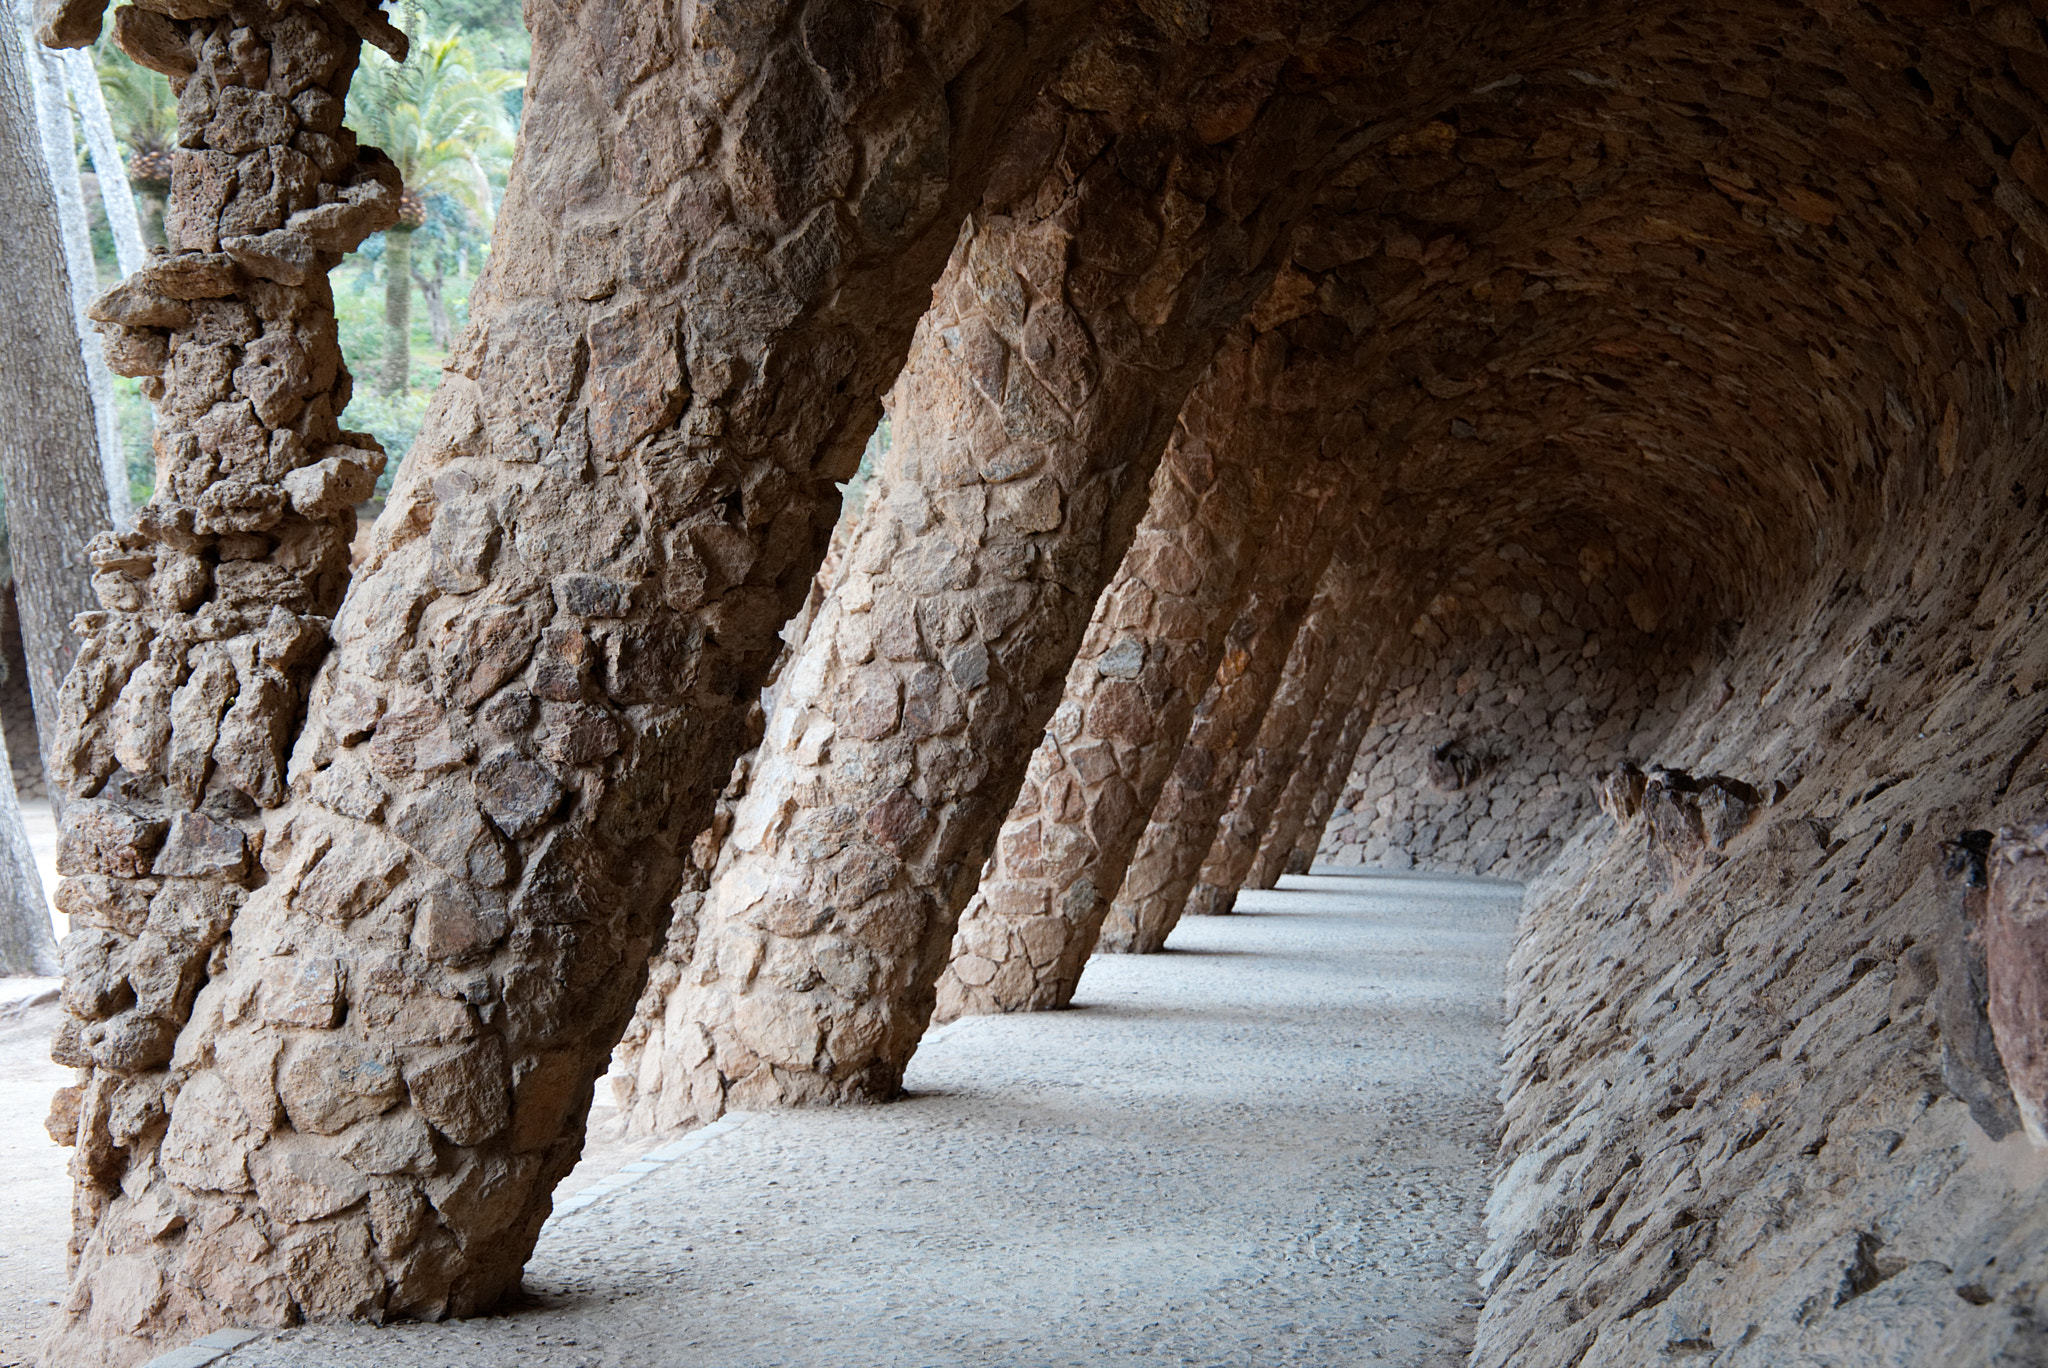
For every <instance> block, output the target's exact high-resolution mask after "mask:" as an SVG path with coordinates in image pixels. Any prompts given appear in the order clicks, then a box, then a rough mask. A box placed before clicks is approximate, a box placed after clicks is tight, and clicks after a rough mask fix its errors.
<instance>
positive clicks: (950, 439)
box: [630, 64, 1278, 1130]
mask: <svg viewBox="0 0 2048 1368" xmlns="http://www.w3.org/2000/svg"><path fill="white" fill-rule="evenodd" d="M1084 65H1085V64H1084ZM1059 88H1062V89H1066V88H1069V83H1065V82H1063V83H1062V84H1061V85H1060V87H1059ZM1120 98H1130V96H1129V93H1128V92H1126V94H1125V95H1124V96H1123V97H1120ZM1145 104H1146V101H1145V100H1144V99H1142V98H1140V99H1138V101H1137V103H1136V104H1135V105H1133V106H1132V108H1134V109H1136V108H1140V107H1143V106H1145ZM1047 108H1048V110H1050V111H1053V112H1054V114H1055V116H1056V117H1054V118H1053V120H1052V121H1051V122H1049V123H1048V124H1046V125H1045V126H1044V128H1043V129H1042V130H1041V133H1042V137H1041V139H1040V143H1041V144H1042V145H1036V153H1035V155H1034V159H1033V165H1034V166H1036V165H1040V164H1043V165H1049V166H1051V167H1052V168H1053V174H1052V177H1051V179H1050V180H1048V181H1046V182H1045V183H1043V184H1039V183H1037V182H1035V181H1034V182H1026V183H1021V184H1019V185H1017V186H1016V187H1015V190H1014V193H1013V194H1012V195H1010V196H1009V197H1007V198H1004V199H1001V200H994V201H992V202H991V204H990V205H989V206H988V207H987V208H986V209H985V210H984V211H983V212H982V213H981V214H979V215H977V217H976V219H975V222H974V224H973V226H972V228H971V230H970V231H969V232H968V233H967V234H966V235H965V236H964V237H963V238H962V240H961V243H960V245H959V247H958V249H957V250H956V252H955V254H954V258H953V262H952V265H951V267H950V268H949V269H948V272H947V274H946V276H945V278H944V280H943V281H942V282H941V284H940V286H939V288H938V289H937V291H936V292H935V298H934V303H933V306H932V310H931V312H930V314H928V315H927V316H926V318H925V320H924V322H923V323H922V324H921V325H920V328H919V332H918V340H917V342H916V343H915V345H914V346H913V348H912V353H911V358H910V361H909V363H908V364H907V365H906V367H905V370H904V373H903V376H902V379H901V380H900V381H899V382H898V387H897V389H896V391H895V396H894V398H893V400H892V402H891V410H892V412H893V414H894V415H895V418H894V421H895V428H894V435H895V444H894V446H893V448H892V450H891V451H890V454H889V456H888V457H887V459H886V461H885V463H884V465H883V468H882V469H881V470H880V471H879V472H877V474H876V476H875V479H874V483H873V485H872V487H871V488H870V491H869V494H868V498H869V501H870V502H869V505H868V512H867V513H866V515H865V516H864V517H863V518H862V520H861V524H860V527H859V529H858V531H857V532H856V535H855V539H854V542H853V545H852V547H851V548H850V550H849V556H848V563H847V570H846V572H845V573H844V575H843V576H842V578H841V580H840V583H839V585H838V587H837V589H836V590H835V592H834V593H833V594H832V596H831V598H830V599H829V600H828V601H827V602H826V603H825V604H824V605H823V607H822V608H821V610H820V612H819V614H818V616H817V618H816V619H815V620H814V622H813V623H812V625H811V627H810V629H809V631H808V633H807V634H806V637H805V640H804V643H803V646H802V648H801V650H800V651H799V652H798V654H797V655H796V657H795V658H794V659H792V661H791V662H790V664H789V667H788V670H787V673H786V674H785V676H784V678H785V679H786V681H787V683H786V685H785V687H784V692H783V696H782V702H781V704H780V706H778V707H777V709H776V711H775V715H774V716H773V718H771V719H770V723H769V731H768V734H767V736H766V738H765V740H764V741H763V743H762V747H761V751H760V754H759V755H758V756H757V757H756V759H755V762H754V769H753V773H752V775H751V777H750V779H749V781H748V789H747V793H746V794H745V796H744V797H743V798H742V799H740V801H739V802H738V803H737V805H736V807H735V810H734V820H733V828H732V831H731V834H730V835H729V836H728V837H727V839H726V843H725V846H724V849H723V851H722V853H721V855H720V857H719V865H718V870H717V873H716V874H715V875H714V877H713V880H712V884H711V888H710V891H709V893H708V894H707V895H706V897H705V899H704V901H703V905H702V911H701V913H700V915H699V920H698V923H697V925H696V926H695V928H694V930H693V934H694V938H695V949H694V952H693V962H692V964H691V965H690V967H689V968H688V970H687V971H685V972H684V973H683V974H682V975H681V977H680V979H679V981H678V983H677V985H676V987H675V988H674V989H673V990H672V991H671V992H670V993H669V994H668V997H667V1001H666V1003H665V1004H663V1006H662V1020H661V1025H660V1037H661V1040H662V1042H663V1043H662V1048H661V1052H660V1054H659V1055H658V1056H656V1055H654V1054H652V1053H650V1054H648V1055H645V1056H644V1057H643V1060H642V1064H641V1067H640V1070H639V1073H638V1076H637V1079H636V1082H635V1087H634V1093H635V1098H636V1101H635V1110H634V1115H633V1116H632V1117H631V1118H630V1121H631V1124H632V1125H633V1126H635V1127H636V1128H639V1129H646V1130H653V1129H667V1128H671V1127H674V1126H677V1125H682V1124H687V1123H689V1122H691V1121H693V1120H703V1119H709V1118H710V1117H714V1116H716V1115H718V1114H719V1113H720V1112H722V1111H723V1110H724V1109H726V1108H727V1107H728V1106H732V1107H758V1106H764V1105H781V1104H799V1103H809V1102H821V1101H843V1100H850V1099H865V1100H882V1099H886V1098H889V1097H892V1096H894V1095H895V1094H896V1092H897V1091H898V1090H899V1087H900V1081H901V1077H902V1072H903V1069H904V1066H905V1065H906V1064H907V1063H908V1062H909V1059H910V1056H911V1053H912V1052H913V1051H914V1050H915V1049H916V1046H917V1041H918V1039H919V1037H920V1036H921V1035H922V1034H923V1032H924V1029H925V1027H926V1024H927V1022H928V1021H929V1019H930V1016H931V1009H932V1001H933V996H932V995H933V983H934V981H935V980H936V978H937V977H938V974H939V971H940V970H941V969H942V968H943V966H944V956H945V952H946V947H947V945H948V944H949V943H950V941H951V939H952V935H953V928H954V923H955V921H956V919H957V917H958V915H959V912H960V909H961V907H962V905H963V904H964V903H965V902H966V901H967V898H968V896H969V895H970V894H971V893H972V892H973V889H974V885H975V881H976V878H977V877H978V875H979V873H980V870H981V867H982V864H983V863H984V861H985V860H986V858H987V855H988V851H989V848H990V845H991V844H992V842H993V840H994V838H995V834H996V829H997V826H998V824H999V823H1000V822H1001V820H1002V817H1003V814H1004V812H1005V811H1006V810H1007V808H1008V806H1009V801H1010V799H1011V797H1012V796H1013V795H1014V794H1015V792H1016V790H1017V787H1018V785H1019V783H1020V782H1021V780H1022V777H1023V771H1024V768H1025V764H1026V762H1027V761H1028V760H1029V759H1030V756H1031V752H1032V749H1033V745H1034V743H1035V741H1036V740H1037V737H1038V735H1039V732H1040V729H1041V728H1042V727H1043V726H1044V725H1045V721H1046V718H1047V715H1048V714H1050V713H1051V712H1052V710H1053V708H1054V706H1055V705H1056V704H1057V703H1058V701H1059V692H1060V686H1061V683H1062V680H1063V679H1064V677H1065V674H1066V671H1067V666H1068V663H1069V662H1070V661H1071V660H1072V659H1073V656H1074V652H1075V650H1076V648H1077V646H1078V645H1079V643H1080V640H1081V637H1082V633H1083V631H1084V629H1085V628H1086V626H1087V623H1088V619H1089V614H1090V612H1091V610H1092V608H1093V606H1094V603H1095V600H1096V597H1097V595H1098V593H1099V592H1100V590H1101V588H1102V585H1103V582H1104V580H1105V579H1106V578H1107V577H1108V574H1109V572H1110V571H1111V570H1112V569H1113V568H1114V567H1115V565H1116V563H1117V560H1118V558H1120V557H1121V555H1122V554H1123V550H1124V548H1125V546H1127V545H1128V544H1129V542H1130V539H1131V536H1132V533H1133V532H1134V530H1135V527H1136V524H1137V521H1138V517H1139V515H1140V513H1142V511H1143V508H1144V500H1145V497H1146V493H1147V488H1148V483H1149V481H1150V478H1151V475H1152V471H1153V469H1154V467H1155V466H1156V464H1157V462H1158V460H1159V455H1160V453H1161V451H1162V450H1163V449H1164V447H1165V445H1166V441H1167V439H1168V437H1169V436H1170V434H1171V433H1172V430H1173V424H1174V419H1175V416H1176V415H1177V414H1178V413H1179V411H1180V409H1181V406H1182V404H1183V402H1184V400H1185V399H1186V396H1187V393H1188V390H1189V389H1190V387H1191V386H1192V384H1193V382H1194V380H1195V379H1196V377H1198V376H1199V375H1200V374H1201V372H1202V371H1203V370H1204V369H1205V368H1206V366H1207V363H1208V361H1209V359H1210V358H1211V357H1212V356H1213V355H1214V352H1215V350H1216V347H1217V346H1218V345H1219V343H1220V341H1221V339H1222V337H1223V335H1224V332H1225V331H1226V329H1227V328H1228V327H1229V326H1230V325H1231V324H1232V323H1234V322H1235V320H1236V318H1237V316H1238V315H1239V314H1240V313H1242V312H1243V310H1244V308H1245V307H1246V306H1247V305H1248V304H1249V303H1250V302H1251V300H1252V299H1253V298H1255V297H1256V295H1257V292H1258V290H1259V289H1260V288H1261V287H1262V286H1263V284H1264V283H1265V281H1267V280H1270V279H1271V276H1272V274H1273V272H1272V269H1271V267H1264V268H1261V266H1260V265H1259V264H1258V262H1256V261H1246V260H1242V259H1241V258H1236V259H1238V261H1239V264H1238V265H1236V266H1232V265H1230V264H1229V263H1230V262H1231V261H1232V260H1233V259H1234V253H1235V251H1236V250H1237V249H1236V248H1234V247H1233V246H1232V244H1233V242H1234V241H1236V242H1239V245H1240V246H1241V240H1239V239H1237V238H1236V237H1235V236H1234V235H1235V234H1237V232H1238V230H1237V228H1236V226H1235V225H1236V219H1235V218H1234V217H1232V215H1230V214H1226V213H1225V212H1224V211H1223V210H1221V209H1219V208H1216V207H1214V206H1212V205H1210V204H1209V203H1207V202H1206V194H1207V191H1206V190H1205V188H1204V187H1205V186H1215V185H1219V184H1223V183H1226V178H1225V176H1224V175H1223V174H1222V169H1223V167H1224V166H1227V165H1228V162H1229V158H1230V156H1231V155H1233V154H1232V153H1229V152H1226V151H1221V150H1216V151H1212V150H1205V149H1203V148H1201V147H1200V145H1199V143H1197V142H1195V141H1194V140H1193V139H1186V140H1180V139H1176V140H1175V141H1172V142H1169V143H1165V144H1162V143H1161V142H1160V141H1159V140H1158V133H1159V130H1158V128H1157V127H1156V125H1153V124H1151V123H1150V120H1149V116H1150V114H1151V113H1153V112H1155V111H1152V110H1150V109H1147V110H1146V114H1147V118H1146V119H1143V120H1140V123H1141V125H1142V127H1141V128H1140V129H1138V130H1137V131H1135V132H1134V133H1133V135H1132V136H1134V137H1136V138H1138V139H1140V140H1141V141H1142V142H1143V144H1144V146H1145V148H1146V149H1147V152H1146V156H1147V157H1148V158H1150V161H1148V163H1147V164H1150V165H1156V166H1158V167H1159V168H1160V171H1161V175H1160V177H1159V179H1158V180H1157V181H1156V182H1153V183H1149V184H1146V185H1141V184H1138V183H1135V182H1133V181H1131V180H1129V179H1126V178H1125V177H1124V176H1123V175H1122V174H1121V173H1120V172H1119V171H1117V170H1116V169H1115V168H1116V167H1117V166H1118V165H1119V164H1121V163H1122V162H1123V161H1125V160H1126V157H1125V154H1124V151H1123V150H1122V148H1123V145H1122V144H1121V143H1119V142H1116V141H1114V140H1112V141H1111V142H1110V143H1109V145H1108V146H1107V147H1105V146H1104V144H1103V142H1102V136H1103V126H1102V122H1101V120H1100V118H1099V116H1097V115H1093V114H1085V113H1082V112H1080V111H1077V110H1073V109H1071V108H1069V107H1067V106H1066V105H1065V104H1064V103H1063V102H1056V101H1048V105H1047ZM1132 155H1136V153H1135V151H1133V152H1132ZM1072 168H1085V169H1084V170H1082V171H1081V173H1080V179H1079V180H1078V181H1073V180H1070V179H1068V177H1069V175H1070V171H1071V169H1072ZM1245 208H1249V206H1241V207H1240V208H1239V210H1238V211H1237V212H1239V213H1242V212H1243V210H1244V209H1245ZM1156 222H1157V223H1164V224H1166V225H1167V227H1166V229H1165V231H1164V232H1163V233H1160V232H1156V231H1153V229H1152V225H1153V224H1154V223H1156ZM1140 225H1143V226H1142V227H1141V226H1140ZM1274 250H1275V251H1276V252H1277V251H1278V245H1277V244H1274ZM1205 256H1206V258H1207V259H1206V260H1204V258H1205ZM1196 291H1199V292H1201V293H1202V294H1203V295H1204V296H1206V297H1208V299H1209V301H1210V302H1209V303H1207V304H1206V305H1205V306H1204V308H1202V309H1199V310H1197V309H1195V308H1193V307H1192V304H1193V300H1192V294H1193V292H1196ZM652 1034H653V1032H652V1031H650V1036H651V1035H652Z"/></svg>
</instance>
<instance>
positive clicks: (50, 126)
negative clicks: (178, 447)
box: [16, 24, 133, 800]
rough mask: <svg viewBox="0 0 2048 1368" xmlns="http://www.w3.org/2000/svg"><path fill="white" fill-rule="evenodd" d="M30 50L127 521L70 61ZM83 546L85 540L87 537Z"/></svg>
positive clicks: (111, 494)
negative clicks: (97, 310) (96, 310)
mask: <svg viewBox="0 0 2048 1368" xmlns="http://www.w3.org/2000/svg"><path fill="white" fill-rule="evenodd" d="M26 30H27V25H26V24H24V25H22V26H21V27H20V28H19V29H17V30H16V32H17V35H18V36H20V37H23V38H26V37H27V32H26ZM28 57H29V60H28V71H29V82H30V84H31V85H32V86H33V87H34V89H35V102H36V125H37V128H38V130H39V131H40V134H41V137H42V149H43V165H44V168H45V170H46V172H47V173H48V180H47V184H48V185H49V186H50V188H51V192H52V196H53V203H54V204H55V205H56V209H57V225H58V237H59V240H60V241H61V242H62V244H63V258H62V259H63V263H64V270H65V277H66V283H67V286H68V290H69V294H70V298H71V326H72V335H73V343H74V345H75V346H76V347H77V348H78V352H79V356H80V358H81V359H82V360H83V361H84V363H85V380H86V393H87V395H88V396H89V398H90V400H91V403H92V412H93V431H94V444H93V453H94V455H95V456H96V457H97V459H98V461H99V467H100V483H101V487H102V489H103V490H104V494H103V498H104V500H105V502H106V507H107V517H108V519H109V521H110V522H111V523H112V525H113V526H116V527H120V526H125V525H126V524H127V522H128V519H129V516H130V514H131V513H132V511H133V510H132V509H131V507H130V503H129V498H128V457H127V453H126V452H125V451H124V450H123V448H122V446H121V420H120V415H119V413H118V412H117V410H116V409H115V407H114V377H113V373H112V372H111V371H109V370H108V369H107V360H106V355H105V353H104V351H103V350H102V348H101V346H100V339H99V334H98V333H96V332H95V331H94V330H93V327H92V320H91V319H90V318H89V317H88V312H89V310H90V309H91V308H92V302H93V300H94V299H95V298H97V297H98V295H99V292H100V282H99V266H98V264H97V263H96V262H95V261H94V260H93V255H92V223H91V220H90V219H88V218H87V217H86V212H85V192H84V185H83V182H82V181H81V180H80V179H79V175H78V137H77V131H76V130H75V129H74V127H73V126H72V121H71V103H70V100H69V98H68V96H67V94H66V90H67V87H68V85H69V81H68V78H67V76H66V74H65V65H66V64H65V60H64V58H63V57H62V56H60V55H59V54H57V53H55V52H52V51H50V50H49V49H47V48H45V47H43V46H42V45H40V44H38V43H35V42H33V41H32V40H30V41H29V42H28ZM96 530H97V529H96ZM77 546H78V547H79V548H83V546H84V543H83V542H79V543H77ZM66 630H67V632H68V630H69V628H68V625H67V628H66ZM53 800H54V799H53Z"/></svg>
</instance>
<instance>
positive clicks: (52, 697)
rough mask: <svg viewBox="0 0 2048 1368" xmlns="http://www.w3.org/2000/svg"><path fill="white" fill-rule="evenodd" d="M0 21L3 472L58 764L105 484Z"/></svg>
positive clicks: (37, 167) (39, 167)
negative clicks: (66, 685) (5, 258)
mask: <svg viewBox="0 0 2048 1368" xmlns="http://www.w3.org/2000/svg"><path fill="white" fill-rule="evenodd" d="M0 28H4V29H5V34H4V40H0V234H4V235H5V240H6V241H7V243H8V246H9V266H8V269H7V270H5V271H0V356H5V357H6V358H7V363H6V364H5V365H4V366H0V480H4V481H5V484H6V490H7V534H8V542H9V546H10V549H11V554H12V556H13V560H14V574H15V583H16V586H17V588H16V598H17V602H18V603H19V605H20V609H21V639H22V645H23V648H24V651H25V654H26V656H27V659H28V676H29V678H28V686H29V696H30V697H31V699H33V700H34V703H35V713H36V733H37V736H38V738H39V739H40V742H41V747H42V760H43V769H44V771H45V772H46V773H48V774H50V775H52V776H54V775H55V774H56V772H57V763H56V759H57V743H58V731H59V725H58V714H59V712H60V707H59V702H58V693H59V689H60V687H61V685H62V683H63V680H64V676H65V674H66V672H67V671H69V670H70V668H71V664H72V661H73V660H74V659H76V658H77V655H78V644H77V642H76V641H75V640H74V639H73V637H72V635H71V620H72V619H73V618H74V617H76V616H77V615H78V614H79V613H82V612H85V611H87V610H89V609H91V608H93V607H95V606H97V605H96V603H95V601H94V599H93V594H92V566H91V564H90V563H89V561H88V559H87V556H86V544H87V543H88V542H90V541H91V540H92V539H93V537H94V535H95V534H97V533H99V532H101V531H103V530H104V529H105V528H106V526H107V486H106V481H105V478H104V475H103V472H102V470H101V467H100V462H99V453H100V448H99V444H98V439H97V435H96V433H95V430H94V424H93V407H92V396H91V392H90V390H89V389H88V388H87V383H86V371H85V363H84V359H83V357H82V356H81V354H80V350H79V345H78V331H77V327H76V325H75V323H74V322H73V315H72V310H71V300H70V284H69V279H68V276H67V273H66V271H65V266H64V249H63V245H62V237H61V235H60V229H59V225H58V219H57V210H56V203H55V199H54V197H53V195H52V193H51V190H50V179H49V175H48V172H47V170H46V169H45V166H44V162H43V158H42V157H41V155H40V150H41V147H42V143H41V139H40V134H39V133H38V131H37V119H36V114H35V111H34V106H33V103H32V101H33V94H32V90H31V86H30V83H29V78H28V71H27V66H26V64H25V63H24V62H23V60H22V53H21V49H20V42H21V29H20V28H19V27H18V26H17V25H16V24H14V23H13V22H12V18H11V16H10V18H9V22H7V23H6V24H4V25H0ZM10 782H11V779H10ZM51 801H52V803H53V804H54V803H57V802H58V801H59V795H58V794H57V793H56V785H55V784H54V783H52V785H51Z"/></svg>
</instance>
